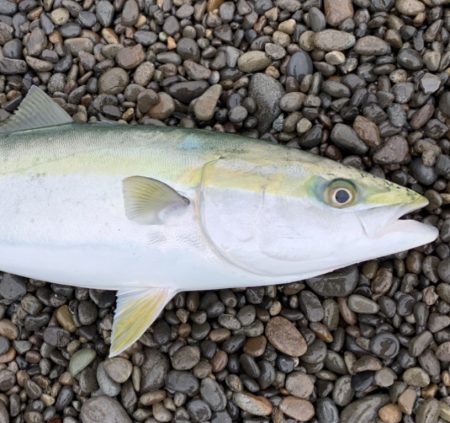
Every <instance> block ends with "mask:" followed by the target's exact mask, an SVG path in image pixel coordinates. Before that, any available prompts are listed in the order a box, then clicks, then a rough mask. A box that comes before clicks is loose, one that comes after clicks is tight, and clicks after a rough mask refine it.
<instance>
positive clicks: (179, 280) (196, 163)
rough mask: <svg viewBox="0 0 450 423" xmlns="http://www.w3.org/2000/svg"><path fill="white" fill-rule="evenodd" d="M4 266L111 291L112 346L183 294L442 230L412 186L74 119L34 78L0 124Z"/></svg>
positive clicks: (286, 155) (164, 131)
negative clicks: (417, 217) (415, 216)
mask: <svg viewBox="0 0 450 423" xmlns="http://www.w3.org/2000/svg"><path fill="white" fill-rule="evenodd" d="M0 195H1V203H0V269H1V270H3V271H6V272H10V273H14V274H19V275H22V276H25V277H29V278H33V279H39V280H45V281H49V282H55V283H63V284H69V285H74V286H82V287H89V288H98V289H111V290H117V291H118V293H117V307H116V311H115V317H114V324H113V330H112V339H111V349H110V355H111V356H114V355H117V354H120V353H121V352H123V351H124V350H125V349H127V348H128V347H129V346H130V345H131V344H133V343H134V342H135V341H136V340H138V339H139V337H140V336H141V335H142V334H143V333H144V332H145V330H146V329H147V328H148V327H149V326H150V325H151V323H152V322H153V321H154V320H155V319H156V318H157V317H158V315H159V313H160V312H161V310H162V309H163V308H164V306H165V305H166V304H167V302H169V301H170V300H171V299H172V297H173V296H174V295H175V294H176V293H177V292H180V291H190V290H204V289H219V288H227V287H239V286H241V287H249V286H258V285H269V284H279V283H286V282H292V281H298V280H302V279H305V278H310V277H313V276H317V275H320V274H323V273H326V272H330V271H332V270H334V269H338V268H342V267H345V266H348V265H350V264H353V263H357V262H360V261H364V260H368V259H373V258H376V257H380V256H385V255H389V254H393V253H396V252H399V251H403V250H407V249H410V248H414V247H417V246H420V245H423V244H426V243H429V242H431V241H433V240H435V239H436V237H437V235H438V231H437V229H436V228H434V227H431V226H427V225H425V224H422V223H419V222H417V221H413V220H399V218H400V217H401V216H403V215H404V214H406V213H409V212H412V211H414V210H417V209H419V208H421V207H424V206H425V205H427V200H426V199H425V198H424V197H422V196H421V195H419V194H417V193H416V192H414V191H412V190H410V189H406V188H403V187H401V186H398V185H395V184H393V183H391V182H388V181H386V180H383V179H380V178H376V177H374V176H372V175H370V174H368V173H364V172H361V171H359V170H357V169H354V168H350V167H345V166H343V165H341V164H339V163H336V162H333V161H330V160H327V159H324V158H321V157H319V156H315V155H311V154H307V153H305V152H302V151H299V150H297V149H289V148H286V147H282V146H278V145H274V144H269V143H265V142H262V141H257V140H251V139H246V138H243V137H239V136H236V135H227V134H221V133H213V132H207V131H199V130H185V129H176V128H168V127H147V126H132V125H121V124H101V123H98V124H76V123H74V122H73V121H72V119H71V118H70V116H69V115H68V114H67V113H66V112H65V111H64V110H63V109H62V108H61V107H60V106H58V105H57V104H56V103H55V102H53V101H52V100H51V99H50V98H49V97H48V96H47V95H46V94H44V92H43V91H41V90H40V89H38V88H37V87H32V88H31V89H30V90H29V93H28V94H27V96H26V97H25V99H24V100H23V102H22V104H21V106H20V108H19V109H18V111H17V112H16V114H15V115H14V116H12V117H10V118H9V120H8V121H7V122H6V123H4V124H3V125H2V126H0Z"/></svg>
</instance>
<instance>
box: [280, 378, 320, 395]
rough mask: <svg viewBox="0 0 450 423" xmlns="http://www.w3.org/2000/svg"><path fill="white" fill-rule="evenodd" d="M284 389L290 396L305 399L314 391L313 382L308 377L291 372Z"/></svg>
mask: <svg viewBox="0 0 450 423" xmlns="http://www.w3.org/2000/svg"><path fill="white" fill-rule="evenodd" d="M285 386H286V389H287V390H288V391H289V393H290V394H292V395H294V396H296V397H298V398H304V399H307V398H309V396H310V395H311V394H312V393H313V391H314V382H313V380H312V378H311V376H310V375H307V374H305V373H302V372H293V373H290V374H289V375H288V377H287V378H286V385H285Z"/></svg>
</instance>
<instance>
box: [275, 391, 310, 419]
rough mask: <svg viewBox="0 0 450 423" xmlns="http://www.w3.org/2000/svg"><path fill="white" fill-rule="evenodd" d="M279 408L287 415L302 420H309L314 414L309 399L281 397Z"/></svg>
mask: <svg viewBox="0 0 450 423" xmlns="http://www.w3.org/2000/svg"><path fill="white" fill-rule="evenodd" d="M280 410H281V411H282V412H283V413H284V414H286V415H287V416H289V417H292V418H293V419H296V420H302V421H307V420H310V419H312V418H313V417H314V415H315V411H314V407H313V405H312V404H311V403H310V402H309V401H307V400H305V399H301V398H296V397H292V396H289V397H284V398H283V400H282V401H281V403H280Z"/></svg>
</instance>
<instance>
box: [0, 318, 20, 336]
mask: <svg viewBox="0 0 450 423" xmlns="http://www.w3.org/2000/svg"><path fill="white" fill-rule="evenodd" d="M0 336H4V337H5V338H7V339H9V340H11V341H12V340H14V339H17V338H18V337H19V330H18V328H17V326H16V325H15V324H14V323H12V322H11V320H8V319H1V320H0Z"/></svg>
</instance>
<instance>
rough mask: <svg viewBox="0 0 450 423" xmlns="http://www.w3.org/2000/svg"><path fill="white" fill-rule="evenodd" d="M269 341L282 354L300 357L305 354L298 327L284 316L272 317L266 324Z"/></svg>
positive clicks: (303, 339)
mask: <svg viewBox="0 0 450 423" xmlns="http://www.w3.org/2000/svg"><path fill="white" fill-rule="evenodd" d="M265 333H266V336H267V339H268V340H269V342H270V343H271V344H272V345H273V346H274V347H275V348H276V349H277V350H278V351H281V352H282V353H284V354H287V355H290V356H292V357H300V356H302V355H303V354H305V352H306V350H307V345H306V341H305V338H303V335H302V334H301V333H300V332H299V331H298V329H297V328H296V327H295V326H294V325H293V324H292V323H291V322H290V321H289V320H287V319H285V318H284V317H280V316H277V317H274V318H272V319H271V320H269V322H268V323H267V325H266V331H265Z"/></svg>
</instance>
